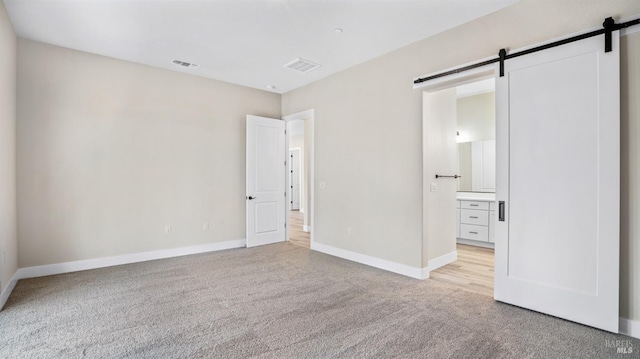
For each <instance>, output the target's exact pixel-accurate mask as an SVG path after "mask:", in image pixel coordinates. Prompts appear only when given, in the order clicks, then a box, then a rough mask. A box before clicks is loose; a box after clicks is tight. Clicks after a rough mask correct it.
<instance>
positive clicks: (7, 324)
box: [0, 243, 640, 359]
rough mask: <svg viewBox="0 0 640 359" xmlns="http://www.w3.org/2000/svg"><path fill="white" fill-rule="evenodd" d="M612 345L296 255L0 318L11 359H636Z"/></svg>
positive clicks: (284, 251)
mask: <svg viewBox="0 0 640 359" xmlns="http://www.w3.org/2000/svg"><path fill="white" fill-rule="evenodd" d="M613 340H630V339H629V338H628V337H624V336H619V335H613V334H609V333H606V332H603V331H599V330H596V329H591V328H588V327H585V326H581V325H578V324H574V323H570V322H567V321H563V320H560V319H556V318H552V317H548V316H545V315H541V314H538V313H534V312H531V311H527V310H523V309H519V308H516V307H512V306H509V305H504V304H500V303H496V302H494V301H493V299H492V298H490V297H486V296H482V295H479V294H474V293H469V292H465V291H461V290H459V289H456V288H452V287H449V286H448V285H446V284H441V283H436V282H433V281H430V280H425V281H419V280H414V279H410V278H406V277H403V276H400V275H395V274H392V273H388V272H384V271H381V270H377V269H374V268H371V267H367V266H364V265H359V264H356V263H352V262H349V261H345V260H341V259H338V258H334V257H330V256H327V255H324V254H320V253H316V252H310V251H309V250H307V249H305V248H302V247H299V246H296V245H292V244H288V243H283V244H275V245H269V246H263V247H257V248H251V249H236V250H229V251H224V252H216V253H210V254H203V255H195V256H188V257H180V258H173V259H166V260H158V261H151V262H145V263H138V264H131V265H123V266H118V267H111V268H105V269H97V270H91V271H84V272H77V273H71V274H64V275H57V276H51V277H45V278H37V279H29V280H21V281H20V282H18V284H17V285H16V288H15V289H14V291H13V294H12V295H11V297H10V298H9V301H8V302H7V305H6V307H5V309H4V310H3V311H2V312H0V358H85V357H86V358H247V357H258V358H392V357H393V358H456V359H459V358H474V359H475V358H581V359H583V358H614V357H619V358H631V357H636V358H637V357H638V353H640V341H638V340H635V339H634V340H632V342H631V345H632V346H633V350H634V353H633V354H631V355H616V348H615V347H612V346H611V342H610V341H613ZM608 341H609V342H608Z"/></svg>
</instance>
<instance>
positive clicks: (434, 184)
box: [431, 183, 438, 192]
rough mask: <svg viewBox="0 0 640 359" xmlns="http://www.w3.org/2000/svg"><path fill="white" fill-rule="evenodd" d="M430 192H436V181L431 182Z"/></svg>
mask: <svg viewBox="0 0 640 359" xmlns="http://www.w3.org/2000/svg"><path fill="white" fill-rule="evenodd" d="M431 192H438V184H437V183H432V184H431Z"/></svg>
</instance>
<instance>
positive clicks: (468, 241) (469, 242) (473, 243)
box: [456, 238, 496, 249]
mask: <svg viewBox="0 0 640 359" xmlns="http://www.w3.org/2000/svg"><path fill="white" fill-rule="evenodd" d="M456 243H460V244H466V245H468V246H476V247H483V248H491V249H495V246H496V245H495V244H494V243H492V242H482V241H474V240H473V239H464V238H456Z"/></svg>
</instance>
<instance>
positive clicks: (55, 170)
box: [17, 39, 281, 267]
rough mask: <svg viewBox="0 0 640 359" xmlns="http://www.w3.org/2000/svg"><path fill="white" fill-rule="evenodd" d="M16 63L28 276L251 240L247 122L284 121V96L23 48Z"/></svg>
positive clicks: (21, 223)
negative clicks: (60, 266) (84, 262)
mask: <svg viewBox="0 0 640 359" xmlns="http://www.w3.org/2000/svg"><path fill="white" fill-rule="evenodd" d="M18 57H19V59H20V62H19V64H18V129H17V130H18V232H19V248H18V249H19V250H18V254H19V261H18V262H19V263H18V264H19V266H20V267H28V266H36V265H44V264H50V263H59V262H66V261H73V260H80V259H89V258H97V257H104V256H113V255H119V254H124V253H136V252H144V251H151V250H158V249H166V248H175V247H183V246H188V245H197V244H204V243H211V242H220V241H228V240H236V239H242V238H245V200H244V196H245V121H246V120H245V115H246V114H254V115H259V116H267V117H275V118H279V117H280V115H281V113H280V108H281V99H280V95H278V94H272V93H268V92H265V91H259V90H254V89H249V88H246V87H241V86H236V85H231V84H227V83H223V82H219V81H213V80H208V79H203V78H198V77H194V76H189V75H185V74H181V73H178V72H172V71H166V70H161V69H156V68H152V67H148V66H143V65H139V64H134V63H129V62H125V61H120V60H115V59H110V58H106V57H101V56H97V55H91V54H88V53H82V52H78V51H74V50H69V49H64V48H60V47H55V46H50V45H45V44H41V43H37V42H33V41H28V40H23V39H20V40H19V42H18ZM204 222H208V223H209V230H208V231H203V230H202V227H203V223H204ZM165 225H171V226H172V227H173V233H172V234H171V235H166V234H165V233H164V229H165Z"/></svg>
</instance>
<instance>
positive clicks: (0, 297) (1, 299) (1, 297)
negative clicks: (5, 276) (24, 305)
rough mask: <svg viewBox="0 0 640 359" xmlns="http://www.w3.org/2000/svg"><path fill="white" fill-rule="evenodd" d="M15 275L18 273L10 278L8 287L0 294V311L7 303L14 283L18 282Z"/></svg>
mask: <svg viewBox="0 0 640 359" xmlns="http://www.w3.org/2000/svg"><path fill="white" fill-rule="evenodd" d="M17 274H18V273H17V272H16V273H15V274H14V275H13V277H11V280H10V281H9V285H7V287H6V288H5V289H4V291H2V294H0V310H2V308H4V305H5V304H6V303H7V300H8V299H9V296H10V295H11V292H12V291H13V288H14V287H15V286H16V283H17V282H18V278H17Z"/></svg>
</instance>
